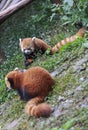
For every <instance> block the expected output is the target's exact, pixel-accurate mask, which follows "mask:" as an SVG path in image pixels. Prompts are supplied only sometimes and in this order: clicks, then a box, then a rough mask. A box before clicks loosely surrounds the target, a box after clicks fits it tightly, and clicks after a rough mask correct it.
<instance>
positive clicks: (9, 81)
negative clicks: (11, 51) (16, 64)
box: [5, 68, 22, 90]
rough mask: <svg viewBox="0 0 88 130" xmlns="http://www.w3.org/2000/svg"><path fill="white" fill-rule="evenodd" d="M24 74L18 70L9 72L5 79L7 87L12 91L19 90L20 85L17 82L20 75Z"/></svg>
mask: <svg viewBox="0 0 88 130" xmlns="http://www.w3.org/2000/svg"><path fill="white" fill-rule="evenodd" d="M21 73H22V72H20V71H19V70H18V69H17V68H16V69H15V70H13V71H11V72H9V73H8V74H7V75H6V77H5V84H6V87H7V88H8V89H9V90H10V89H17V88H18V83H20V82H17V80H20V79H19V77H20V76H19V75H21Z"/></svg>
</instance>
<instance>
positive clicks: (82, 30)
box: [51, 28, 86, 53]
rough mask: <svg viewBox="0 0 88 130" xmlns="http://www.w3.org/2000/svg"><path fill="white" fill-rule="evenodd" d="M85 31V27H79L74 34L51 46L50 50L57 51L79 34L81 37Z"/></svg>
mask: <svg viewBox="0 0 88 130" xmlns="http://www.w3.org/2000/svg"><path fill="white" fill-rule="evenodd" d="M85 31H86V28H81V29H79V31H78V32H77V33H76V34H75V35H73V36H71V37H69V38H66V39H64V40H62V41H61V42H58V43H57V44H56V45H55V46H54V47H52V50H51V51H52V53H54V52H57V51H58V50H59V49H60V48H61V47H62V46H63V45H65V44H66V43H68V42H73V41H75V40H76V39H77V38H78V37H79V36H81V37H83V36H84V33H85Z"/></svg>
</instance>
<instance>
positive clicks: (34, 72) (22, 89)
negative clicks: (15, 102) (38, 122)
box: [5, 67, 54, 117]
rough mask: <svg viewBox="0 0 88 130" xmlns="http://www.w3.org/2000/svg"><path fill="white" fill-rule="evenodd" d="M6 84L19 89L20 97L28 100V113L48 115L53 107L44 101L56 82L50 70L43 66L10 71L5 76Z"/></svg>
mask: <svg viewBox="0 0 88 130" xmlns="http://www.w3.org/2000/svg"><path fill="white" fill-rule="evenodd" d="M5 83H6V86H7V87H8V88H9V89H14V90H16V91H18V93H19V95H20V98H21V99H23V100H26V101H28V102H27V104H26V106H25V111H26V113H27V114H28V115H31V116H36V117H40V116H42V117H48V116H50V113H51V108H50V106H49V105H48V104H46V103H43V102H44V99H45V97H46V96H47V95H48V94H49V92H50V91H51V89H52V85H53V84H54V79H53V78H52V77H51V75H50V74H49V72H48V71H47V70H45V69H44V68H41V67H32V68H29V69H28V70H25V71H20V70H19V69H16V70H13V71H11V72H9V73H8V74H7V75H6V77H5Z"/></svg>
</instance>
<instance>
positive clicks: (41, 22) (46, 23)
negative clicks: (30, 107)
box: [0, 0, 88, 130]
mask: <svg viewBox="0 0 88 130" xmlns="http://www.w3.org/2000/svg"><path fill="white" fill-rule="evenodd" d="M46 5H48V7H47V6H46ZM50 6H51V5H50V2H49V0H48V1H43V0H42V1H41V0H39V1H38V0H36V1H34V2H33V3H32V4H31V5H28V6H27V7H25V8H24V9H22V10H20V11H19V12H17V13H16V14H14V15H13V16H11V17H10V18H8V19H7V20H6V21H5V22H4V23H3V24H2V25H0V29H1V31H0V36H1V37H0V47H1V48H3V50H4V52H5V54H6V57H7V60H6V61H5V63H4V64H0V104H3V103H7V104H9V103H11V104H10V105H9V106H7V109H6V110H5V112H4V115H3V121H2V116H1V118H0V121H2V122H3V123H2V126H3V125H5V123H4V122H6V121H7V120H8V119H10V120H8V121H7V123H10V122H11V121H13V120H14V119H17V118H19V117H20V116H21V115H22V114H23V115H22V121H21V122H20V124H19V129H22V128H23V130H24V129H27V128H28V127H29V126H30V130H31V128H34V126H36V127H39V125H38V124H37V123H39V122H38V120H37V119H35V118H27V116H26V115H25V114H24V113H23V111H24V106H25V102H22V101H19V100H18V96H17V93H16V92H14V91H11V92H10V93H8V92H7V91H6V87H5V81H4V78H5V75H6V74H7V73H8V72H9V71H11V70H13V69H14V68H16V67H19V68H23V69H24V68H25V66H24V60H23V54H22V52H21V50H20V48H19V38H24V37H33V36H36V37H39V38H41V39H43V40H44V41H46V42H47V43H48V44H49V45H50V46H54V45H55V44H56V43H57V42H58V41H60V40H62V39H64V38H66V37H68V36H71V35H72V34H74V33H75V32H76V31H77V30H78V29H77V28H75V26H73V25H68V26H63V27H62V26H61V23H60V20H59V17H58V19H57V20H55V19H54V20H52V21H51V22H50V16H51V12H50ZM44 7H45V8H44ZM2 32H3V33H2ZM87 39H88V32H87V33H86V35H85V37H84V38H80V37H79V38H78V39H77V40H76V41H75V42H73V43H68V44H66V45H65V46H63V47H62V48H61V50H60V51H58V52H57V53H55V54H54V55H49V54H48V51H49V50H48V51H47V52H46V53H45V54H44V55H40V54H38V56H37V58H36V59H35V60H34V62H33V63H32V64H31V65H30V66H29V67H27V68H30V67H31V66H41V67H44V68H45V69H47V70H48V71H49V72H53V71H54V70H56V69H57V68H60V71H61V69H62V68H61V66H62V65H63V64H66V66H67V68H69V63H70V62H71V61H73V60H75V59H76V58H79V59H80V58H82V57H81V56H82V55H81V54H83V53H84V51H85V50H86V48H85V47H84V46H83V43H85V41H86V40H87ZM72 73H73V70H70V71H69V73H66V74H65V75H63V76H61V77H59V74H58V75H57V76H56V77H55V78H54V79H55V85H54V86H53V91H52V92H51V93H50V95H49V96H48V97H47V99H48V101H47V102H49V103H50V104H52V105H56V104H57V102H56V100H57V97H58V96H59V95H63V94H64V92H65V91H66V90H68V89H71V88H74V87H76V86H77V85H79V83H78V82H76V78H75V77H74V75H72ZM86 90H87V86H86V87H85V91H86ZM82 112H84V113H87V110H79V111H77V112H76V113H75V116H73V115H72V116H71V117H69V118H67V117H64V116H63V115H62V117H58V118H59V119H55V120H54V118H53V117H50V118H49V121H48V120H46V122H45V121H44V120H43V119H42V118H41V119H39V120H41V129H42V130H43V129H46V130H50V129H51V127H52V129H51V130H57V129H60V130H62V129H64V130H69V129H70V128H71V127H73V126H75V128H76V130H79V127H78V125H79V123H83V121H84V123H85V124H86V118H87V117H85V114H84V116H83V114H80V113H82ZM23 116H24V117H23ZM82 117H83V118H82ZM81 118H82V120H81ZM60 121H61V123H60ZM29 122H30V124H29ZM0 123H1V122H0ZM44 123H46V125H44ZM49 123H51V124H52V125H51V127H49V128H50V129H49V128H48V127H47V124H48V125H50V124H49ZM58 123H59V124H60V127H59V128H58V127H54V126H55V125H56V126H57V124H58ZM0 127H1V126H0ZM36 127H35V128H34V130H37V128H36ZM86 127H87V125H86ZM86 127H85V128H86ZM15 129H18V128H14V130H15Z"/></svg>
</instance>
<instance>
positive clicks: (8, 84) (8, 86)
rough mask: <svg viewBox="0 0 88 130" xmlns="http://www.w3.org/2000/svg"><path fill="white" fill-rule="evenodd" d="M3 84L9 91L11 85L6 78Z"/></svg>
mask: <svg viewBox="0 0 88 130" xmlns="http://www.w3.org/2000/svg"><path fill="white" fill-rule="evenodd" d="M5 83H6V87H7V88H9V89H11V84H10V82H9V81H8V78H7V77H6V78H5Z"/></svg>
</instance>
